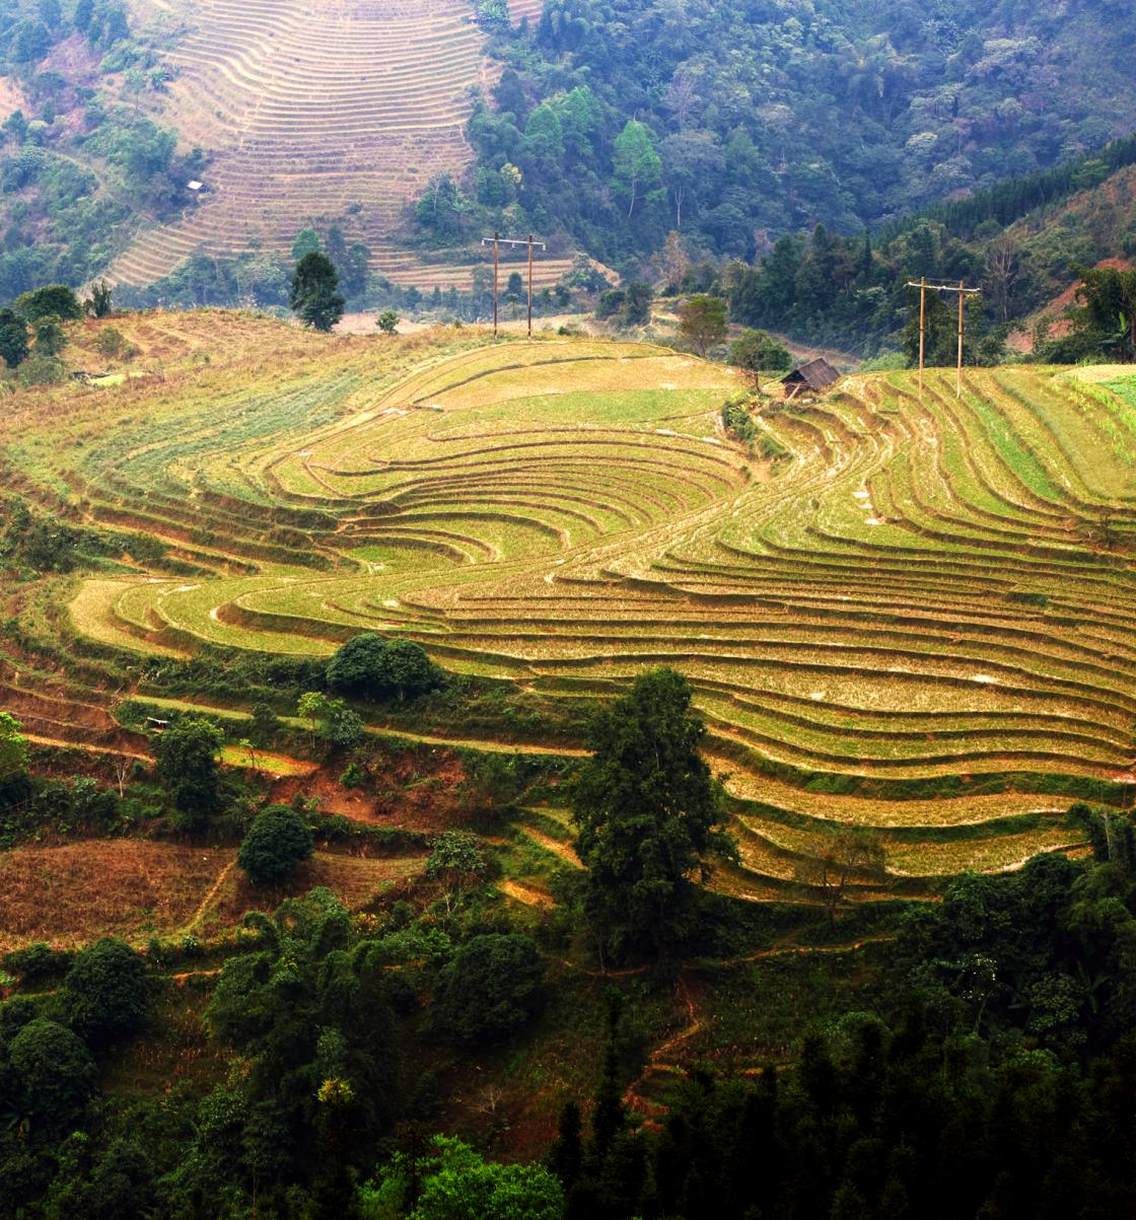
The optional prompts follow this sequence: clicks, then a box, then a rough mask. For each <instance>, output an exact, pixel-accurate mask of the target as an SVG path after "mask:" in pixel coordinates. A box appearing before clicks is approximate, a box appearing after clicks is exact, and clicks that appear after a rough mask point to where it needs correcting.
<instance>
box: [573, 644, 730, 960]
mask: <svg viewBox="0 0 1136 1220" xmlns="http://www.w3.org/2000/svg"><path fill="white" fill-rule="evenodd" d="M705 735H706V727H705V725H704V724H703V723H702V721H701V720H700V719H699V718H698V716H697V715H696V714H695V713H694V711H693V710H692V708H691V691H690V686H689V685H688V683H687V682H686V679H685V678H683V677H682V676H681V675H680V674H678V673H675V671H674V670H671V669H665V668H660V669H654V670H651V671H649V672H647V673H645V674H642V675H641V676H640V677H638V678H637V679H636V680H635V682H634V683H633V685H632V687H631V689H630V690H629V691H628V693H627V694H625V695H622V696H620V697H619V698H618V699H616V700H614V701H613V702H612V703H611V704H610V705H608V706H606V707H604V708H601V709H600V711H599V712H597V713H596V715H595V718H594V719H593V721H592V723H591V725H590V726H589V730H588V745H589V748H590V749H591V751H592V754H591V756H590V757H589V758H588V759H587V760H586V761H585V762H584V763H583V764H582V766H581V768H580V771H579V773H578V775H577V777H576V780H575V782H574V784H573V787H572V790H571V801H572V811H573V816H574V818H575V821H576V825H577V827H578V829H579V838H578V840H577V848H578V850H579V853H580V857H581V859H582V860H583V861H584V863H585V864H586V865H587V868H588V871H587V874H586V878H585V880H586V890H585V910H586V912H587V915H588V917H589V920H590V921H591V924H592V927H593V930H594V934H595V937H596V940H597V942H598V944H599V945H600V948H601V952H603V953H605V954H608V955H610V956H612V957H614V958H623V957H626V956H629V955H632V954H635V953H650V954H652V955H653V956H655V957H656V958H657V959H659V960H660V961H663V960H666V959H668V958H670V957H671V956H673V955H674V953H676V952H677V951H678V949H679V947H680V946H681V945H682V944H683V943H684V941H686V940H687V939H688V938H689V937H690V936H691V935H692V933H693V930H694V923H695V918H694V901H695V896H696V890H697V887H698V885H699V884H700V883H702V882H704V881H705V880H706V878H707V876H708V875H709V871H710V864H709V856H710V854H711V853H712V852H715V851H720V852H725V853H727V854H729V853H731V852H732V850H733V849H732V845H731V843H730V840H729V838H728V836H727V835H726V834H725V833H724V830H723V827H724V824H725V814H724V811H723V806H722V800H721V794H720V792H719V789H718V787H717V786H716V784H715V782H714V780H713V779H712V777H711V775H710V768H709V767H708V766H707V765H706V763H705V761H704V760H703V759H702V757H701V756H700V754H699V746H700V745H701V743H702V740H703V738H704V737H705Z"/></svg>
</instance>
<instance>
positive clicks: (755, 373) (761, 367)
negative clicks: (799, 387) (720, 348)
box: [730, 330, 793, 391]
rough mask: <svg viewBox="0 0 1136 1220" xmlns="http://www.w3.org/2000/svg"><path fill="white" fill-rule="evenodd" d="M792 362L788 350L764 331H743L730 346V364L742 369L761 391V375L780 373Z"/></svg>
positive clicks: (756, 388) (754, 386)
mask: <svg viewBox="0 0 1136 1220" xmlns="http://www.w3.org/2000/svg"><path fill="white" fill-rule="evenodd" d="M792 362H793V358H792V356H790V354H789V349H788V348H787V347H786V346H785V345H784V344H783V343H781V342H780V340H778V339H775V338H773V336H772V335H770V334H769V333H768V332H767V331H764V330H744V331H742V333H741V334H740V335H739V336H738V337H737V338H736V339H735V340H734V341H733V343H731V344H730V363H731V364H732V365H734V367H735V368H739V369H743V370H744V371H745V373H746V374H747V375H748V376H749V377H750V378H751V380H752V381H753V388H754V389H755V390H757V391H760V390H761V374H762V373H771V372H781V371H783V370H784V369H787V368H788V367H789V366H790V365H791V364H792Z"/></svg>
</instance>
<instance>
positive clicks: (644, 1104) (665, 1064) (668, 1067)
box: [623, 975, 703, 1130]
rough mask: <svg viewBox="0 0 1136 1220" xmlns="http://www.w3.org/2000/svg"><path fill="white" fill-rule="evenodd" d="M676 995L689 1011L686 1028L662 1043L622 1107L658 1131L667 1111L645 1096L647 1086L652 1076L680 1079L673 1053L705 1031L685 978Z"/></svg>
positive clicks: (679, 1070)
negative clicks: (660, 1120)
mask: <svg viewBox="0 0 1136 1220" xmlns="http://www.w3.org/2000/svg"><path fill="white" fill-rule="evenodd" d="M675 994H676V995H677V997H678V998H679V1000H680V1001H681V1003H682V1004H683V1006H684V1007H685V1009H686V1024H685V1025H684V1026H683V1027H682V1029H680V1030H679V1031H678V1033H676V1034H672V1035H671V1036H670V1037H669V1038H667V1039H666V1041H665V1042H661V1043H660V1044H659V1045H658V1046H657V1047H655V1049H654V1050H653V1051H652V1052H651V1054H650V1055H649V1056H648V1058H647V1062H646V1063H645V1064H644V1065H643V1070H642V1071H641V1072H640V1073H639V1075H638V1076H637V1077H636V1078H635V1079H634V1080H633V1081H632V1082H631V1084H629V1085H628V1086H627V1089H626V1090H625V1092H624V1094H623V1104H624V1105H625V1106H626V1107H627V1108H628V1109H629V1110H631V1111H632V1112H634V1113H636V1114H642V1115H643V1116H644V1125H646V1126H649V1127H651V1128H653V1129H655V1130H657V1129H658V1123H657V1122H655V1121H654V1119H655V1118H657V1117H658V1116H660V1115H663V1114H665V1113H666V1112H667V1107H666V1106H664V1105H663V1104H662V1103H661V1102H657V1101H651V1100H650V1099H649V1098H646V1097H644V1096H643V1093H642V1090H643V1087H644V1085H645V1084H646V1083H647V1082H648V1080H650V1079H651V1077H653V1076H657V1075H659V1074H670V1075H676V1076H677V1075H680V1074H681V1073H682V1072H683V1068H682V1067H680V1066H679V1065H678V1064H677V1063H673V1062H671V1059H670V1057H671V1055H672V1053H673V1052H674V1051H675V1050H676V1049H677V1048H678V1047H680V1046H682V1044H683V1043H684V1042H687V1041H689V1039H691V1038H693V1037H694V1035H695V1034H697V1033H699V1032H700V1031H701V1029H702V1025H703V1021H702V1018H701V1016H699V1013H698V1005H697V1001H696V997H695V995H694V992H693V991H692V989H691V986H690V983H689V982H688V981H687V980H686V978H684V977H683V976H682V975H680V976H679V979H678V982H677V983H676V984H675Z"/></svg>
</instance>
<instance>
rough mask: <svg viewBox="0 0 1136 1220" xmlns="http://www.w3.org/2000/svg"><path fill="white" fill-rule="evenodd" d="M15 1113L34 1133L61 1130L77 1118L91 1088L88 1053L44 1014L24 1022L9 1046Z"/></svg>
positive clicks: (91, 1062) (92, 1072) (93, 1069)
mask: <svg viewBox="0 0 1136 1220" xmlns="http://www.w3.org/2000/svg"><path fill="white" fill-rule="evenodd" d="M8 1063H9V1066H10V1068H11V1074H12V1075H13V1076H14V1077H15V1089H14V1094H15V1095H14V1097H9V1098H8V1100H9V1101H10V1102H14V1103H15V1107H16V1109H17V1113H18V1114H22V1115H24V1116H26V1117H27V1119H28V1120H29V1122H30V1125H31V1128H32V1131H33V1133H35V1134H38V1133H39V1129H40V1128H42V1129H43V1131H44V1133H45V1134H47V1135H52V1134H56V1135H58V1134H62V1133H63V1132H65V1131H67V1130H68V1129H69V1128H70V1127H71V1126H72V1124H74V1123H75V1122H76V1121H78V1119H79V1117H80V1115H81V1114H82V1112H83V1110H84V1109H85V1108H86V1106H87V1104H88V1102H89V1101H90V1100H91V1098H92V1096H93V1095H94V1092H95V1078H96V1075H97V1069H96V1067H95V1063H94V1060H93V1059H92V1058H91V1052H90V1051H89V1050H88V1049H87V1047H86V1046H85V1045H84V1044H83V1042H82V1040H81V1039H79V1038H78V1037H76V1035H75V1034H74V1033H72V1032H71V1030H69V1029H66V1028H65V1027H64V1026H62V1025H59V1024H57V1023H56V1022H55V1021H51V1020H49V1019H48V1018H46V1017H37V1018H36V1019H35V1020H33V1021H29V1022H28V1023H27V1024H26V1025H25V1026H24V1027H23V1028H22V1029H21V1030H20V1031H19V1032H18V1033H17V1034H16V1036H15V1037H14V1038H13V1039H12V1041H11V1042H10V1043H9V1046H8Z"/></svg>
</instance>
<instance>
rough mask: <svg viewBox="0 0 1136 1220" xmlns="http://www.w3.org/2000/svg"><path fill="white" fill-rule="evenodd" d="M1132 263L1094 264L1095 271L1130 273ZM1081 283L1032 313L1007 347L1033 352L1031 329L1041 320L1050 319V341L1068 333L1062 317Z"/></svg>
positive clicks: (1115, 260) (1112, 260)
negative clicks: (1110, 269) (1112, 270)
mask: <svg viewBox="0 0 1136 1220" xmlns="http://www.w3.org/2000/svg"><path fill="white" fill-rule="evenodd" d="M1133 266H1136V264H1134V263H1133V261H1132V260H1131V259H1128V258H1102V259H1101V260H1100V262H1099V263H1097V264H1096V268H1097V269H1101V268H1106V267H1111V268H1113V269H1114V270H1116V271H1131V270H1132V268H1133ZM1081 283H1082V281H1081V280H1077V281H1076V282H1074V283H1072V284H1070V285H1069V287H1068V288H1066V289H1065V291H1064V292H1061V293H1058V295H1057V296H1055V297H1054V298H1053V300H1052V301H1050V302H1049V303H1048V304H1046V305H1043V306H1042V307H1041V308H1040V309H1039V310H1037V312H1036V313H1034V314H1033V315H1032V316H1031V317H1030V318H1029V319H1027V321H1026V322H1025V323H1024V324H1023V328H1022V329H1021V330H1015V331H1013V332H1012V333H1011V334H1010V337H1009V339H1008V340H1007V342H1008V344H1009V346H1010V347H1011V348H1012V349H1013V350H1014V351H1016V352H1023V353H1026V354H1028V353H1030V352H1032V351H1033V328H1034V326H1036V325H1037V323H1038V322H1039V321H1041V320H1042V319H1046V320H1049V319H1052V321H1050V326H1049V337H1050V338H1051V339H1063V338H1064V337H1065V336H1066V335H1067V334H1068V333H1069V331H1070V329H1071V324H1070V322H1069V319H1068V318H1065V317H1063V316H1062V315H1063V314H1064V313H1065V311H1066V310H1067V309H1068V308H1069V307H1070V306H1072V305H1076V303H1077V289H1078V288H1080V286H1081Z"/></svg>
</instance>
